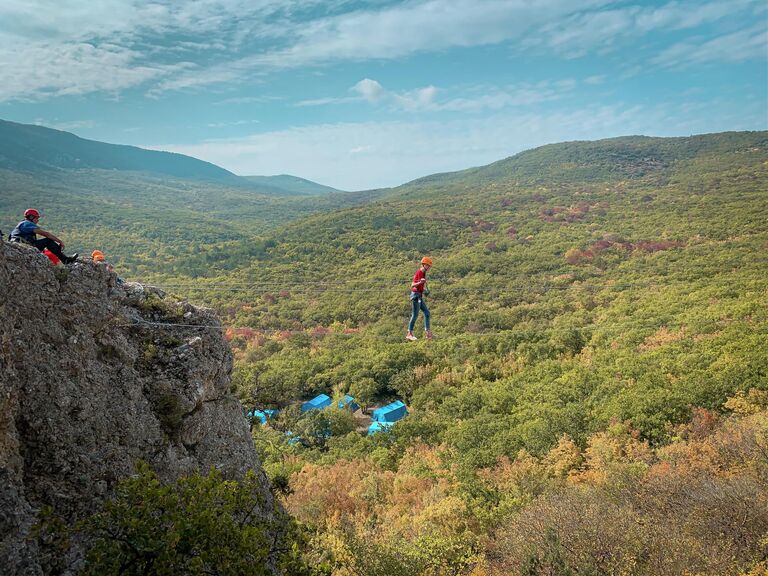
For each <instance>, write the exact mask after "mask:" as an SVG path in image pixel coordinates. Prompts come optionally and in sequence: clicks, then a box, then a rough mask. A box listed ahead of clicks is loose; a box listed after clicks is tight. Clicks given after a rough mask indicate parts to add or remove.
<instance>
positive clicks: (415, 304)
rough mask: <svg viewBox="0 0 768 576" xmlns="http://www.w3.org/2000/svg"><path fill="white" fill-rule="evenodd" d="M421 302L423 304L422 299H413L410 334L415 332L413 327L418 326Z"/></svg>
mask: <svg viewBox="0 0 768 576" xmlns="http://www.w3.org/2000/svg"><path fill="white" fill-rule="evenodd" d="M419 302H421V298H412V299H411V319H410V321H409V322H408V332H409V333H411V332H413V327H414V326H416V318H418V317H419Z"/></svg>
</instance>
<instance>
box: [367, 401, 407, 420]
mask: <svg viewBox="0 0 768 576" xmlns="http://www.w3.org/2000/svg"><path fill="white" fill-rule="evenodd" d="M407 415H408V410H406V409H405V404H403V403H402V402H401V401H400V400H395V401H394V402H392V403H391V404H387V405H386V406H384V407H382V408H377V409H376V410H374V411H373V420H374V422H397V421H398V420H400V419H401V418H404V417H405V416H407Z"/></svg>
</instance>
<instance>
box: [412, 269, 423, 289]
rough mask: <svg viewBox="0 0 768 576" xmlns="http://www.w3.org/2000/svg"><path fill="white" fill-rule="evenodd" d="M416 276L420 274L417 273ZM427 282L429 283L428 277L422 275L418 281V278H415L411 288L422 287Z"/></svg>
mask: <svg viewBox="0 0 768 576" xmlns="http://www.w3.org/2000/svg"><path fill="white" fill-rule="evenodd" d="M416 275H418V272H417V273H416ZM426 281H427V277H426V276H423V275H422V276H421V278H419V279H418V280H416V276H414V277H413V281H412V282H411V288H417V287H419V286H421V285H422V284H424V282H426Z"/></svg>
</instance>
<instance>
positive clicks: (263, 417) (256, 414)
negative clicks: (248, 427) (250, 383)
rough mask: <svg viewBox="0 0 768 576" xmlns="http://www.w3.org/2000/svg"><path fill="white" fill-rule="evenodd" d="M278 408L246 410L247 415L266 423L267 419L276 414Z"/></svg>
mask: <svg viewBox="0 0 768 576" xmlns="http://www.w3.org/2000/svg"><path fill="white" fill-rule="evenodd" d="M278 412H279V410H272V409H267V410H251V411H250V412H248V416H249V417H251V418H258V419H259V421H260V422H261V423H262V424H266V423H267V420H269V419H271V418H274V417H275V416H277V414H278Z"/></svg>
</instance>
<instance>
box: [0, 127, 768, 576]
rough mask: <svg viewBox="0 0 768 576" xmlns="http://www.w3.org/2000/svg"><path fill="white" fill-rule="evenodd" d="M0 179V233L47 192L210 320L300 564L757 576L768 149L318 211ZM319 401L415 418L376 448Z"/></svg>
mask: <svg viewBox="0 0 768 576" xmlns="http://www.w3.org/2000/svg"><path fill="white" fill-rule="evenodd" d="M0 182H2V187H3V189H4V190H5V192H4V193H3V195H2V197H1V198H0V214H2V215H3V221H2V224H0V228H2V229H3V230H4V231H6V227H7V228H10V227H12V226H13V225H14V224H15V222H16V220H18V218H15V215H16V214H19V213H20V212H21V211H23V209H24V208H26V207H27V206H26V204H29V203H30V202H32V203H37V204H39V206H38V207H42V208H43V211H44V214H45V215H46V218H45V220H44V221H41V225H43V226H44V227H46V228H50V229H51V230H53V231H54V232H55V233H56V234H57V235H59V236H60V237H61V238H63V239H64V240H65V241H67V249H68V251H74V250H75V249H79V250H80V251H81V252H85V253H90V250H92V249H94V248H99V249H101V250H103V251H104V252H105V253H106V254H107V258H108V260H110V262H111V263H112V264H113V265H114V266H115V267H116V269H117V272H118V273H119V275H120V276H121V277H123V278H124V279H126V280H127V281H140V282H146V283H151V284H154V285H157V286H159V287H161V288H162V289H163V290H165V291H167V292H168V293H169V294H171V295H173V296H174V297H176V298H178V299H188V300H189V301H191V302H193V303H195V304H198V305H205V306H209V307H212V308H214V309H215V310H216V311H217V312H218V313H219V314H220V316H221V318H222V322H223V324H224V326H225V331H224V334H225V337H226V338H227V339H228V340H229V341H230V344H231V346H232V349H233V351H234V354H235V359H236V360H235V368H234V372H233V389H234V390H235V391H236V393H237V394H238V395H239V397H240V398H241V400H242V402H243V404H244V406H245V408H246V410H247V411H251V410H253V409H277V410H279V411H280V412H279V415H278V416H277V417H276V418H274V419H272V420H270V421H269V422H268V423H267V424H266V425H262V424H260V422H259V420H258V419H256V418H254V419H253V422H252V426H253V437H254V441H255V443H256V446H257V448H258V450H259V453H260V455H261V458H262V460H263V463H264V467H265V470H266V471H267V474H268V476H269V477H270V480H271V481H272V484H273V487H274V489H275V491H276V493H278V494H279V495H280V497H281V499H282V501H283V503H284V506H285V508H286V510H287V512H288V513H289V514H290V515H291V516H292V517H293V519H294V521H295V523H296V527H297V531H298V534H299V535H298V536H297V537H296V538H297V540H296V541H297V543H298V544H297V545H298V546H300V548H301V555H302V558H303V561H304V562H305V565H304V568H302V570H304V571H306V573H307V574H313V575H314V576H320V575H323V576H352V575H362V574H366V575H382V576H383V575H390V576H392V575H394V576H396V575H400V574H402V575H403V576H405V575H416V574H423V575H425V576H427V575H429V576H433V575H434V576H437V575H451V574H466V575H473V576H482V575H488V576H500V575H506V574H515V575H521V576H522V575H542V576H543V575H555V574H557V575H567V574H573V575H598V574H600V575H602V574H632V575H635V574H637V575H667V574H669V575H672V574H690V575H719V574H734V575H735V574H742V575H747V574H749V575H752V576H757V575H759V574H765V573H766V571H768V352H766V351H767V350H768V274H767V273H766V272H768V220H767V219H766V214H767V213H768V133H766V132H742V133H723V134H711V135H703V136H695V137H690V138H645V137H627V138H617V139H611V140H602V141H597V142H573V143H564V144H555V145H550V146H545V147H542V148H538V149H535V150H530V151H527V152H524V153H521V154H519V155H517V156H514V157H511V158H508V159H506V160H502V161H500V162H497V163H494V164H491V165H489V166H485V167H479V168H473V169H470V170H465V171H462V172H456V173H449V174H440V175H434V176H430V177H427V178H424V179H421V180H417V181H414V182H412V183H409V184H406V185H403V186H401V187H398V188H394V189H387V190H377V191H368V192H357V193H331V194H327V195H322V196H313V197H302V196H285V197H276V196H270V195H267V194H258V193H255V192H253V191H250V190H243V189H238V188H232V187H227V186H226V185H223V184H222V185H213V184H209V183H201V182H194V181H185V180H169V179H168V178H166V177H160V176H156V175H155V176H153V175H149V174H137V173H124V172H119V171H115V172H110V171H102V170H75V171H70V172H67V173H62V174H58V175H56V176H51V175H48V176H41V175H35V174H25V173H20V172H15V171H10V170H5V171H2V172H0ZM425 255H428V256H430V257H431V258H432V259H433V260H434V267H433V268H432V269H431V270H430V271H429V273H428V286H429V289H430V294H429V295H428V296H427V297H426V300H427V303H428V305H429V307H430V310H431V316H432V329H433V331H434V333H435V338H434V339H433V340H426V339H425V338H423V335H424V331H423V325H422V320H421V318H420V319H419V321H418V323H417V330H416V335H417V336H418V337H419V340H418V341H417V342H407V341H406V340H405V339H404V336H405V331H406V324H407V321H408V317H409V314H410V304H409V300H408V292H409V287H410V281H411V277H412V275H413V273H414V272H415V270H416V268H417V266H418V262H419V260H420V259H421V257H422V256H425ZM169 329H173V328H172V327H169ZM189 330H190V331H191V330H193V329H192V328H189ZM321 393H325V394H328V395H329V396H331V397H333V398H334V399H335V400H338V399H340V398H341V397H343V396H344V395H345V394H351V395H352V396H354V398H355V399H356V401H357V402H358V403H359V404H360V405H361V406H362V408H363V412H365V413H368V414H369V413H370V411H371V410H372V409H374V408H376V407H379V406H382V405H384V404H387V403H389V402H391V401H393V400H402V401H403V402H405V404H406V405H407V407H408V411H409V415H408V416H407V417H405V418H403V419H402V420H400V421H398V422H397V423H396V424H395V425H394V426H393V427H392V429H391V430H390V431H387V432H380V433H377V434H375V435H371V436H368V435H366V434H365V429H366V428H365V422H366V419H365V415H364V414H361V413H360V412H358V413H356V414H351V413H350V412H349V411H348V410H345V409H340V408H338V407H336V405H335V403H334V405H333V406H331V407H330V408H327V409H325V410H322V411H320V410H313V411H308V412H301V411H300V409H299V406H300V404H301V402H303V401H306V400H309V399H310V398H312V397H314V396H315V395H317V394H321ZM296 438H300V439H301V441H296V440H295V439H296ZM340 487H341V488H340ZM294 570H296V572H295V573H299V572H298V570H299V568H294Z"/></svg>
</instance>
